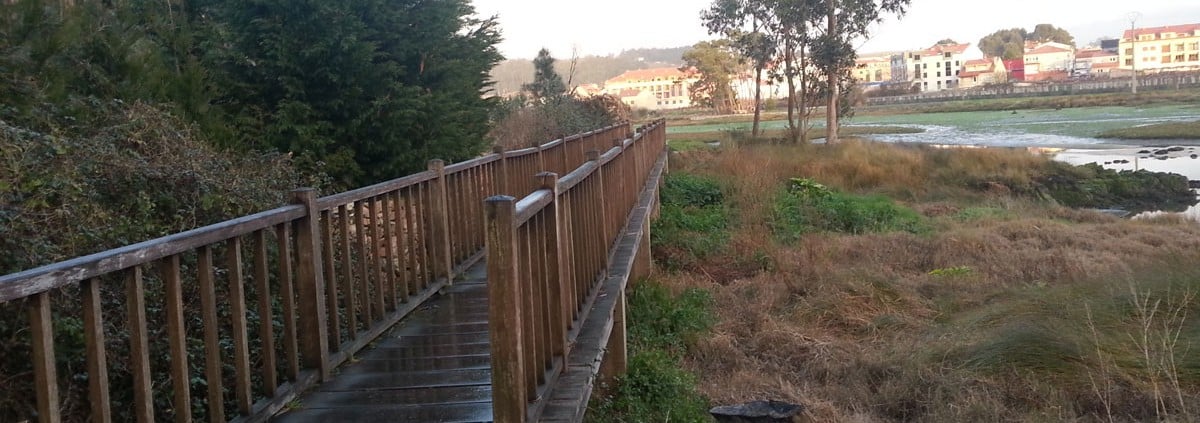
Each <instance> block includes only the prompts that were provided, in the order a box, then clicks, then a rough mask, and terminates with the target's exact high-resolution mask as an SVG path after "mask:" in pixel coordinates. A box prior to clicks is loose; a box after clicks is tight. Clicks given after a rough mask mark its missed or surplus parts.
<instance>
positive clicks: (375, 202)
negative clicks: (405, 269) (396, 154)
mask: <svg viewBox="0 0 1200 423" xmlns="http://www.w3.org/2000/svg"><path fill="white" fill-rule="evenodd" d="M366 201H367V215H368V216H370V219H371V220H370V222H368V223H367V225H368V226H367V227H368V231H367V235H368V236H370V238H371V241H370V243H368V244H367V245H368V249H367V257H370V258H371V265H370V266H368V268H369V270H370V272H371V275H372V276H373V277H374V279H375V291H374V294H375V301H374V302H372V304H374V307H375V321H373V322H372V323H378V322H379V321H382V320H383V316H384V315H386V314H387V305H386V304H385V301H384V300H385V299H386V298H387V288H386V287H385V286H386V285H387V281H386V280H385V279H384V275H383V257H380V256H379V239H380V238H379V223H380V222H379V199H378V198H374V197H372V198H368V199H367V200H366Z"/></svg>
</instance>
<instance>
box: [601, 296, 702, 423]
mask: <svg viewBox="0 0 1200 423" xmlns="http://www.w3.org/2000/svg"><path fill="white" fill-rule="evenodd" d="M712 305H713V304H712V297H711V295H710V294H709V293H708V291H704V290H699V289H689V290H686V291H684V292H682V293H680V294H678V295H675V294H672V293H671V291H670V290H668V289H667V288H666V287H664V286H662V285H659V284H657V283H655V282H653V281H645V282H644V283H642V284H641V285H639V286H638V287H637V288H635V289H634V291H633V293H632V294H631V295H630V296H629V352H630V355H631V357H630V359H629V369H628V371H627V372H626V374H625V375H622V376H620V377H618V378H617V385H616V386H615V387H611V388H612V391H611V393H612V394H611V395H610V396H608V397H606V398H602V399H601V401H599V404H598V405H596V406H594V409H593V410H592V412H591V413H589V416H594V417H596V420H597V421H600V422H631V423H632V422H662V421H681V422H702V421H709V420H708V417H707V416H708V414H707V403H708V401H707V400H705V399H704V397H702V396H701V395H700V394H699V393H697V391H696V376H695V375H694V374H692V373H691V372H689V371H687V370H685V369H683V368H682V365H681V363H680V360H681V359H682V357H683V352H684V350H685V348H686V347H687V346H689V345H691V344H692V343H694V342H695V340H696V338H697V337H698V336H701V335H702V334H704V333H707V332H708V331H710V330H711V328H712V325H713V323H714V322H715V317H714V316H713V314H712Z"/></svg>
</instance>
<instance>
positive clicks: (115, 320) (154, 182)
mask: <svg viewBox="0 0 1200 423" xmlns="http://www.w3.org/2000/svg"><path fill="white" fill-rule="evenodd" d="M94 106H95V108H94V109H93V111H92V113H93V115H94V116H95V117H94V118H93V119H91V120H90V121H89V122H88V124H87V125H86V126H83V127H75V126H73V122H77V120H74V119H71V118H67V117H64V116H59V115H55V114H54V113H53V112H52V110H48V109H43V110H42V112H41V113H43V115H42V116H43V117H44V119H46V122H47V124H46V126H47V127H52V128H59V129H57V130H56V132H57V133H58V134H59V135H48V134H44V133H41V132H38V131H33V130H29V129H27V128H23V127H18V126H14V125H12V124H10V123H7V122H5V121H4V120H0V163H3V165H0V251H3V252H4V254H0V274H7V273H12V272H16V271H20V270H24V269H29V268H33V267H36V266H39V265H44V264H49V263H53V262H56V261H60V260H64V259H69V258H72V257H76V256H80V255H85V254H89V253H94V252H98V251H103V250H106V249H110V248H115V247H119V246H123V245H127V244H132V243H136V242H140V241H145V240H149V239H152V238H155V237H159V236H163V235H168V234H171V233H176V232H180V231H183V230H186V229H191V228H194V227H197V226H202V225H206V224H211V223H215V222H219V221H223V220H227V219H230V218H233V217H237V216H241V215H245V214H250V213H254V212H258V211H262V210H265V209H269V208H273V207H277V206H279V205H282V204H283V203H284V202H285V201H286V196H287V194H288V191H290V190H291V189H294V188H297V187H301V186H306V185H307V186H313V185H318V186H319V185H320V183H319V181H314V180H305V179H304V178H302V177H300V175H299V174H298V173H297V172H296V171H295V170H294V169H293V167H292V166H291V160H290V158H289V157H288V156H287V155H282V154H277V153H237V154H235V153H231V152H222V151H219V150H216V149H214V148H212V147H211V146H210V145H209V144H208V143H207V142H205V140H203V139H202V137H200V136H199V135H198V134H197V131H195V130H194V129H193V128H192V127H191V126H189V125H187V124H185V123H183V122H181V121H180V119H178V118H176V117H174V116H172V115H171V114H169V113H166V112H163V111H162V110H160V109H159V108H157V107H154V106H151V105H148V104H143V103H133V104H124V103H121V102H107V103H95V104H94ZM219 251H221V250H218V253H217V254H218V255H217V256H218V257H220V254H221V253H220V252H219ZM188 260H191V259H188ZM188 260H185V261H184V264H183V265H184V267H185V272H184V273H185V275H186V274H187V273H188V272H187V271H186V269H187V268H188V267H189V266H194V263H190V262H189V261H188ZM220 271H221V270H220V269H218V272H220ZM192 274H194V273H192ZM218 274H220V273H218ZM102 283H103V285H102V294H101V295H102V298H103V301H104V304H105V309H106V310H105V323H106V325H107V327H106V329H105V331H106V332H107V333H106V337H107V344H108V347H107V348H108V354H109V357H112V358H114V359H113V360H111V367H110V378H111V379H110V380H111V386H112V389H113V390H112V393H111V395H112V398H111V400H112V401H113V404H114V410H115V415H114V417H115V418H116V419H117V420H122V419H132V416H130V415H128V413H129V407H124V406H122V405H128V404H129V401H131V400H132V390H131V386H132V384H131V382H130V379H129V377H130V374H129V368H128V360H125V357H127V356H128V355H129V351H128V348H129V343H128V333H127V332H126V331H127V329H126V325H125V324H124V323H125V319H126V317H125V316H124V313H123V305H124V301H125V300H124V298H125V297H124V295H123V290H124V286H123V284H122V283H121V281H120V280H119V278H116V277H113V278H103V279H102ZM188 287H189V288H188V291H189V292H188V293H185V299H184V301H185V302H187V303H188V304H189V307H191V306H195V302H196V301H197V298H196V297H195V294H194V293H192V292H191V291H192V290H194V282H189V285H188ZM146 289H147V296H148V304H150V306H149V309H148V310H147V311H148V312H149V313H151V315H152V316H153V317H154V318H157V317H158V316H161V314H159V313H160V312H161V310H160V309H159V308H158V307H160V305H161V304H162V303H161V301H160V299H161V297H160V296H161V290H162V286H161V281H157V279H156V275H152V274H147V276H146ZM223 294H224V288H221V289H218V295H223ZM52 295H53V298H54V300H53V304H54V319H53V321H54V330H55V343H56V345H55V349H56V359H57V360H58V362H59V369H60V375H59V376H60V381H61V383H60V386H62V398H63V404H64V409H63V413H64V416H65V419H66V420H67V421H83V420H85V419H86V416H87V413H88V411H87V402H86V400H84V398H83V395H84V394H85V389H86V385H87V373H86V371H85V369H86V367H85V366H83V356H84V343H83V330H82V329H83V326H82V320H81V318H80V314H79V309H80V301H79V298H78V296H77V292H76V291H75V289H74V287H67V288H64V289H61V290H56V291H54V292H53V293H52ZM189 310H191V308H189ZM25 314H26V313H25V307H24V304H23V303H22V302H20V301H16V302H10V303H4V304H0V380H4V381H5V382H4V385H5V386H6V388H11V389H3V390H0V421H22V420H25V419H28V418H29V417H30V415H29V414H28V413H29V412H30V410H32V409H33V406H32V404H33V400H34V399H33V397H32V391H31V390H26V389H25V387H29V386H32V383H33V378H32V374H31V373H30V363H31V360H30V358H29V351H30V348H29V344H28V342H29V337H28V335H26V334H25V333H27V331H28V327H27V323H26V322H27V318H26V316H25ZM250 319H251V322H252V324H254V323H253V322H256V321H257V320H256V319H257V317H256V316H254V315H252V316H250ZM152 321H153V320H152ZM190 322H191V321H190ZM191 324H193V325H195V324H196V323H195V322H192V323H191ZM150 330H151V337H152V343H151V348H152V350H153V351H165V345H163V343H164V342H165V339H166V335H165V334H164V333H163V330H164V327H163V326H162V325H151V328H150ZM190 330H197V332H193V333H199V332H198V330H199V328H198V327H192V328H190ZM202 347H203V345H202V344H201V343H199V342H193V343H191V344H190V346H189V348H191V349H193V352H192V353H193V354H194V356H193V358H192V360H193V361H192V362H194V363H197V362H202V361H203V360H202V359H201V358H200V357H202V356H203V353H202V352H200V351H199V349H200V348H202ZM230 347H231V345H230ZM151 361H152V363H154V364H153V365H154V366H165V363H167V361H168V360H166V358H165V357H164V356H159V355H155V356H152V358H151ZM162 370H164V369H156V371H155V373H154V378H155V379H154V383H155V386H156V387H160V389H169V387H170V384H169V383H166V381H165V379H164V378H165V377H166V375H167V372H166V371H162ZM227 374H231V373H227ZM197 380H199V381H200V383H203V379H197ZM227 386H228V385H227ZM203 391H204V389H203V386H194V387H193V392H194V393H197V394H199V393H202V392H203ZM156 401H158V402H157V403H156V409H159V410H169V409H170V407H171V405H170V404H169V401H170V395H166V394H165V392H161V391H160V395H157V396H156ZM198 404H201V409H202V404H203V403H198ZM164 412H168V413H169V411H164ZM197 415H200V416H202V415H203V411H200V412H199V413H197ZM163 417H166V416H163Z"/></svg>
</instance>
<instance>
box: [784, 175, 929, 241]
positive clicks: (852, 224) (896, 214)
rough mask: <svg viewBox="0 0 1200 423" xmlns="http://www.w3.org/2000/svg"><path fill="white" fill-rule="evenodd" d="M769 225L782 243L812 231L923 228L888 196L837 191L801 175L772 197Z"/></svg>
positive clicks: (914, 214)
mask: <svg viewBox="0 0 1200 423" xmlns="http://www.w3.org/2000/svg"><path fill="white" fill-rule="evenodd" d="M772 227H773V228H774V230H775V234H776V236H778V237H779V238H780V240H782V241H784V242H794V241H796V240H797V239H799V236H800V235H802V234H805V233H809V232H816V231H831V232H842V233H848V234H863V233H868V232H895V231H905V232H912V233H919V232H922V231H924V230H925V229H926V228H925V225H924V222H923V221H922V220H921V216H920V215H919V214H917V212H915V211H913V210H912V209H910V208H908V207H904V206H900V205H898V204H896V203H895V202H894V201H892V200H891V199H890V198H887V197H884V196H879V195H851V194H845V193H839V192H835V191H833V190H830V189H829V188H827V187H825V186H824V185H821V184H819V183H817V182H815V181H813V180H811V179H801V178H796V179H792V180H791V186H790V188H789V189H788V190H787V192H784V193H782V194H780V195H779V196H778V198H777V199H776V200H775V209H774V216H773V222H772Z"/></svg>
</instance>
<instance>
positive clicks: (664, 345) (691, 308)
mask: <svg viewBox="0 0 1200 423" xmlns="http://www.w3.org/2000/svg"><path fill="white" fill-rule="evenodd" d="M712 305H713V300H712V296H711V295H710V294H709V293H708V291H704V290H700V289H689V290H686V291H684V292H683V293H681V294H679V295H678V296H674V295H672V294H671V292H670V291H668V290H667V288H666V287H663V286H662V285H657V284H654V283H650V282H648V283H645V284H642V285H641V286H639V287H638V289H636V290H634V291H633V294H632V295H630V296H629V321H630V325H629V338H630V343H631V345H633V347H634V349H635V350H641V349H647V350H649V349H662V350H668V351H672V352H680V351H683V349H684V348H685V347H686V346H687V345H688V343H689V342H691V341H693V340H694V339H695V337H696V336H699V335H700V334H702V333H704V332H707V331H708V330H709V329H710V328H711V327H712V325H713V322H714V317H713V315H712V311H711V310H712Z"/></svg>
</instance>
